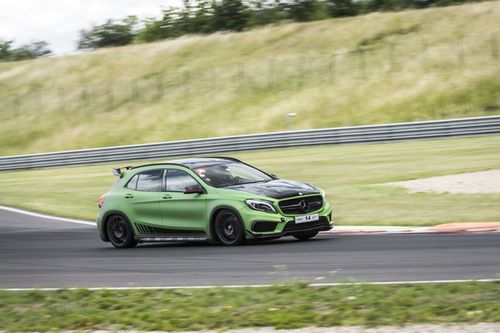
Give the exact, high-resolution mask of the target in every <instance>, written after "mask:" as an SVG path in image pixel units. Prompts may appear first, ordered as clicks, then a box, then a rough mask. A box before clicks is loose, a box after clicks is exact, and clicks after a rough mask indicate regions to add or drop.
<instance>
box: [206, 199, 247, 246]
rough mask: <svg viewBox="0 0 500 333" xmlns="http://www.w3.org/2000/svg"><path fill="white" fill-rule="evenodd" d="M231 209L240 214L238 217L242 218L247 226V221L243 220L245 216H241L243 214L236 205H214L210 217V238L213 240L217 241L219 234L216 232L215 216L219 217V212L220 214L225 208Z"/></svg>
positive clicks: (237, 214)
mask: <svg viewBox="0 0 500 333" xmlns="http://www.w3.org/2000/svg"><path fill="white" fill-rule="evenodd" d="M226 209H227V210H230V211H232V212H233V213H235V214H236V216H238V218H239V219H240V221H241V222H242V223H243V226H245V223H244V222H243V218H242V217H241V214H240V212H238V210H237V209H235V208H234V207H232V206H229V205H218V206H216V207H214V208H213V209H212V211H211V212H210V219H209V222H210V225H209V232H210V238H211V239H212V240H213V241H217V240H218V239H217V235H216V233H215V228H214V227H215V218H216V217H217V214H219V213H220V212H221V211H223V210H226ZM245 232H246V230H245Z"/></svg>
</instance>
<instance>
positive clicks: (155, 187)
mask: <svg viewBox="0 0 500 333" xmlns="http://www.w3.org/2000/svg"><path fill="white" fill-rule="evenodd" d="M136 176H138V178H137V185H136V190H137V191H144V192H161V183H162V178H163V170H161V169H159V170H149V171H144V172H141V173H139V174H138V175H136ZM134 177H135V176H134ZM130 181H131V182H132V181H133V179H131V180H130Z"/></svg>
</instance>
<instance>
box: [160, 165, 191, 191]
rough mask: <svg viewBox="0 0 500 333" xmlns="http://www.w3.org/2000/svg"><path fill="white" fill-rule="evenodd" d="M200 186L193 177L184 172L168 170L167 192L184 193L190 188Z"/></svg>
mask: <svg viewBox="0 0 500 333" xmlns="http://www.w3.org/2000/svg"><path fill="white" fill-rule="evenodd" d="M193 185H199V184H198V182H197V181H196V180H194V178H193V177H191V176H190V175H189V174H188V173H187V172H185V171H182V170H168V172H167V192H184V189H185V188H186V187H189V186H193Z"/></svg>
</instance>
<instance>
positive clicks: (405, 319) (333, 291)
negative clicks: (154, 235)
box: [0, 282, 500, 332]
mask: <svg viewBox="0 0 500 333" xmlns="http://www.w3.org/2000/svg"><path fill="white" fill-rule="evenodd" d="M499 294H500V283H499V282H488V283H473V282H470V283H451V284H425V285H410V284H408V285H378V286H377V285H346V286H338V287H319V288H312V287H308V286H306V285H300V284H294V285H283V286H273V287H264V288H236V289H235V288H232V289H231V288H227V289H226V288H215V289H171V290H120V291H112V290H102V291H89V290H86V289H81V290H60V291H23V292H9V291H0V327H2V329H4V330H6V331H9V332H15V331H24V332H26V331H30V332H32V331H37V332H45V331H59V330H96V329H103V330H104V329H105V330H122V329H127V330H140V331H153V330H156V331H171V330H179V331H182V330H202V329H229V328H242V327H263V326H273V327H276V328H298V327H306V326H338V325H364V326H380V325H404V324H411V323H478V322H499V321H500V301H499V299H498V295H499Z"/></svg>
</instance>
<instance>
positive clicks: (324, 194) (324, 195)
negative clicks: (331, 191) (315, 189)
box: [319, 189, 326, 200]
mask: <svg viewBox="0 0 500 333" xmlns="http://www.w3.org/2000/svg"><path fill="white" fill-rule="evenodd" d="M319 191H320V192H321V196H322V197H323V200H326V192H325V190H323V189H319Z"/></svg>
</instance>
